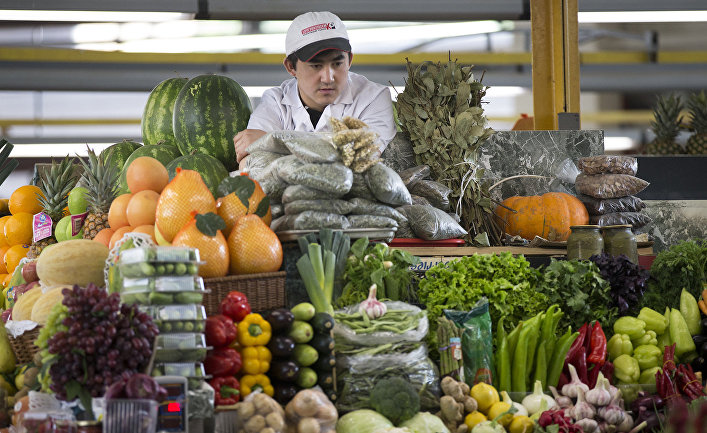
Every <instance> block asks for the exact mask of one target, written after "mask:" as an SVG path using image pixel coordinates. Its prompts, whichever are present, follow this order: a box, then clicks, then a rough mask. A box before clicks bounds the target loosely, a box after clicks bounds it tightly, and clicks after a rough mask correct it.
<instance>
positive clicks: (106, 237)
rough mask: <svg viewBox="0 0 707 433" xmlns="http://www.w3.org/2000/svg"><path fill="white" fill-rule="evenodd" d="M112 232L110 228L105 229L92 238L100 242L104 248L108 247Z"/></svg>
mask: <svg viewBox="0 0 707 433" xmlns="http://www.w3.org/2000/svg"><path fill="white" fill-rule="evenodd" d="M113 233H114V230H113V229H112V228H110V227H106V228H104V229H103V230H101V231H100V232H98V233H97V234H96V237H95V238H93V240H94V241H96V242H100V243H102V244H103V245H105V246H108V245H110V238H111V236H113Z"/></svg>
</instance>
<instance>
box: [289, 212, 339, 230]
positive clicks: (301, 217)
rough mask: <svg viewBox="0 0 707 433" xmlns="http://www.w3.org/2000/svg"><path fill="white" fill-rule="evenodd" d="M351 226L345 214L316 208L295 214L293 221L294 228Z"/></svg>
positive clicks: (313, 228) (311, 228) (317, 228)
mask: <svg viewBox="0 0 707 433" xmlns="http://www.w3.org/2000/svg"><path fill="white" fill-rule="evenodd" d="M286 216H287V215H286ZM350 226H351V224H349V220H348V219H347V218H346V217H345V216H343V215H339V214H335V213H328V212H319V211H315V210H308V211H304V212H302V213H300V214H297V215H294V220H293V221H292V228H293V229H294V230H319V229H321V228H330V229H342V230H344V229H347V228H349V227H350Z"/></svg>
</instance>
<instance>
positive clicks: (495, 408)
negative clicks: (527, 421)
mask: <svg viewBox="0 0 707 433" xmlns="http://www.w3.org/2000/svg"><path fill="white" fill-rule="evenodd" d="M510 409H511V405H510V404H508V403H506V402H504V401H499V402H498V403H494V404H493V405H492V406H491V408H490V409H489V412H488V416H489V419H490V420H496V422H497V423H499V424H501V425H502V426H504V427H506V426H507V425H509V424H510V423H511V421H513V414H512V413H507V414H505V415H503V416H501V414H503V413H504V412H508V411H509V410H510ZM499 416H501V417H500V418H498V417H499ZM496 418H498V419H496Z"/></svg>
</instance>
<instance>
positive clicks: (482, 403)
mask: <svg viewBox="0 0 707 433" xmlns="http://www.w3.org/2000/svg"><path fill="white" fill-rule="evenodd" d="M470 394H471V396H472V397H474V400H476V403H478V405H479V410H480V411H481V412H483V413H487V411H488V410H489V409H490V408H491V406H493V405H494V403H498V402H499V401H501V399H500V398H499V396H498V391H496V388H494V387H493V386H491V385H489V384H488V383H484V382H479V383H477V384H476V385H474V386H473V387H471V392H470Z"/></svg>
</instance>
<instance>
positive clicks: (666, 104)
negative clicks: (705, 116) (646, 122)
mask: <svg viewBox="0 0 707 433" xmlns="http://www.w3.org/2000/svg"><path fill="white" fill-rule="evenodd" d="M681 110H682V102H681V101H680V97H679V96H677V97H676V96H675V95H670V96H668V97H660V96H659V97H658V101H657V103H656V105H655V107H653V115H654V117H655V119H654V120H653V121H651V129H652V130H653V132H654V133H655V138H654V139H653V141H651V142H650V143H648V146H647V147H646V152H647V153H649V154H652V155H672V154H676V153H684V150H683V148H682V146H680V145H679V144H678V143H676V142H675V137H677V136H678V134H679V133H680V123H682V116H680V111H681Z"/></svg>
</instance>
